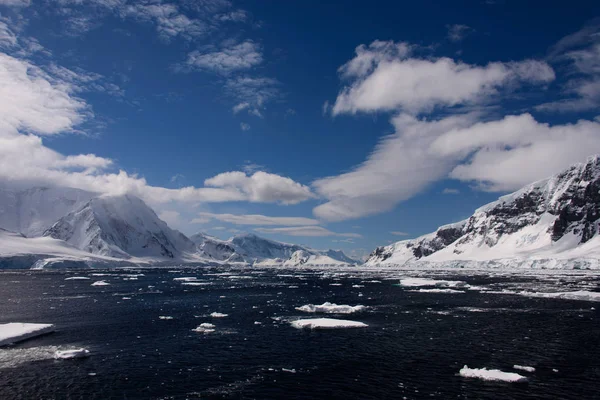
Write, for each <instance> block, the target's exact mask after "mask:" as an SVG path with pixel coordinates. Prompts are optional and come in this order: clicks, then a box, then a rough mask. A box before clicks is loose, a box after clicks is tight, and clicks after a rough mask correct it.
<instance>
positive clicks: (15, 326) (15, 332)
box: [0, 322, 54, 346]
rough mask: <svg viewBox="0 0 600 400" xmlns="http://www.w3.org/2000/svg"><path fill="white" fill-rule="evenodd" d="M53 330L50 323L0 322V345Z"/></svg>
mask: <svg viewBox="0 0 600 400" xmlns="http://www.w3.org/2000/svg"><path fill="white" fill-rule="evenodd" d="M53 331H54V325H52V324H28V323H21V322H11V323H8V324H0V346H5V345H7V344H11V343H17V342H21V341H23V340H27V339H31V338H33V337H36V336H41V335H45V334H46V333H50V332H53Z"/></svg>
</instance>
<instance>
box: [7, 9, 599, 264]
mask: <svg viewBox="0 0 600 400" xmlns="http://www.w3.org/2000/svg"><path fill="white" fill-rule="evenodd" d="M599 106H600V3H598V2H597V1H572V2H568V3H565V2H559V1H550V2H548V1H533V0H532V1H527V2H522V1H516V0H487V1H485V0H484V1H477V0H473V1H453V2H433V1H420V2H397V1H377V2H365V1H363V2H359V1H318V2H317V1H259V0H256V1H233V0H231V1H230V0H138V1H133V0H0V185H1V186H7V187H29V186H38V185H44V186H67V187H76V188H80V189H84V190H91V191H95V192H99V193H106V194H123V193H131V194H134V195H137V196H139V197H141V198H142V199H143V200H144V201H146V202H147V203H148V204H149V205H150V206H151V207H153V208H154V209H155V210H156V212H157V214H158V215H159V216H160V217H161V218H162V219H163V220H165V221H166V222H167V223H168V224H169V225H170V226H171V227H173V228H176V229H179V230H181V231H182V232H184V233H186V234H193V233H196V232H205V233H208V234H211V235H215V236H218V237H221V238H227V237H229V236H232V235H233V234H236V233H240V232H253V233H256V234H259V235H261V236H264V237H268V238H271V239H275V240H280V241H285V242H291V243H298V244H304V245H308V246H311V247H314V248H320V249H326V248H335V249H342V250H344V251H345V252H346V253H347V254H349V255H352V256H355V257H362V256H364V255H366V254H368V253H369V252H371V251H372V250H373V249H374V248H375V247H376V246H379V245H385V244H388V243H391V242H395V241H398V240H403V239H409V238H413V237H417V236H420V235H422V234H425V233H428V232H431V231H434V230H435V229H436V228H437V227H438V226H440V225H443V224H446V223H451V222H455V221H458V220H461V219H464V218H467V217H469V216H470V215H471V214H472V213H473V211H474V210H475V209H476V208H477V207H479V206H481V205H483V204H485V203H487V202H490V201H493V200H495V199H496V198H497V197H498V196H500V195H502V194H505V193H508V192H511V191H514V190H517V189H519V188H520V187H522V186H524V185H526V184H528V183H530V182H533V181H536V180H539V179H543V178H545V177H547V176H550V175H552V174H554V173H556V172H559V171H560V170H561V169H563V168H565V167H567V166H568V165H570V164H573V163H576V162H583V161H585V160H586V158H587V157H588V156H590V155H593V154H597V153H600V108H599Z"/></svg>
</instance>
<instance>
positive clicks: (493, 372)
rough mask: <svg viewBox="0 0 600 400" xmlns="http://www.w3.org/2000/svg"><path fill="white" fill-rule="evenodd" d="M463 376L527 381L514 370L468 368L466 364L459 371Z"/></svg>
mask: <svg viewBox="0 0 600 400" xmlns="http://www.w3.org/2000/svg"><path fill="white" fill-rule="evenodd" d="M459 374H460V376H462V377H463V378H477V379H482V380H484V381H501V382H517V383H518V382H527V378H526V377H524V376H523V375H519V374H515V373H514V372H504V371H500V370H499V369H487V368H469V367H467V366H466V365H465V366H464V367H462V369H461V370H460V372H459Z"/></svg>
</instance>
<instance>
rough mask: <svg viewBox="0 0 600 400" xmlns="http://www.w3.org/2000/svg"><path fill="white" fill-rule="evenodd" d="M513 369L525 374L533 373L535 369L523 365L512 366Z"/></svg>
mask: <svg viewBox="0 0 600 400" xmlns="http://www.w3.org/2000/svg"><path fill="white" fill-rule="evenodd" d="M513 368H514V369H520V370H521V371H527V372H535V368H533V367H527V366H524V365H516V364H515V365H513Z"/></svg>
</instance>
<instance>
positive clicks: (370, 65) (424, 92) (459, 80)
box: [332, 41, 554, 115]
mask: <svg viewBox="0 0 600 400" xmlns="http://www.w3.org/2000/svg"><path fill="white" fill-rule="evenodd" d="M409 54H410V47H409V46H408V45H407V44H404V43H399V44H395V43H393V42H379V41H377V42H373V43H372V44H371V45H370V46H369V47H368V48H367V47H365V46H364V45H363V46H359V47H358V48H357V49H356V56H355V57H354V58H353V59H352V60H350V61H349V62H348V63H346V64H345V65H343V66H342V67H341V68H340V72H341V73H342V76H343V77H344V78H346V79H348V80H350V82H349V85H348V86H346V87H344V88H343V89H342V90H341V92H340V93H339V94H338V96H337V99H336V101H335V104H334V105H333V108H332V113H333V115H338V114H341V113H353V114H354V113H356V112H377V111H395V110H403V111H404V112H409V113H420V112H428V111H432V110H433V109H434V108H436V107H452V106H459V105H472V104H481V103H484V102H486V101H488V100H489V97H490V96H491V95H493V94H496V93H497V92H498V91H499V89H500V88H501V87H505V88H506V87H508V86H510V85H511V84H512V85H513V86H514V85H517V84H522V83H524V82H527V83H529V84H543V83H548V82H550V81H552V80H553V79H554V71H553V70H552V68H550V66H548V65H547V64H546V63H544V62H540V61H535V60H525V61H520V62H508V63H502V62H492V63H489V64H487V65H485V66H478V65H470V64H466V63H463V62H460V61H458V62H457V61H455V60H453V59H450V58H446V57H442V58H429V59H424V58H415V57H412V58H409Z"/></svg>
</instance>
